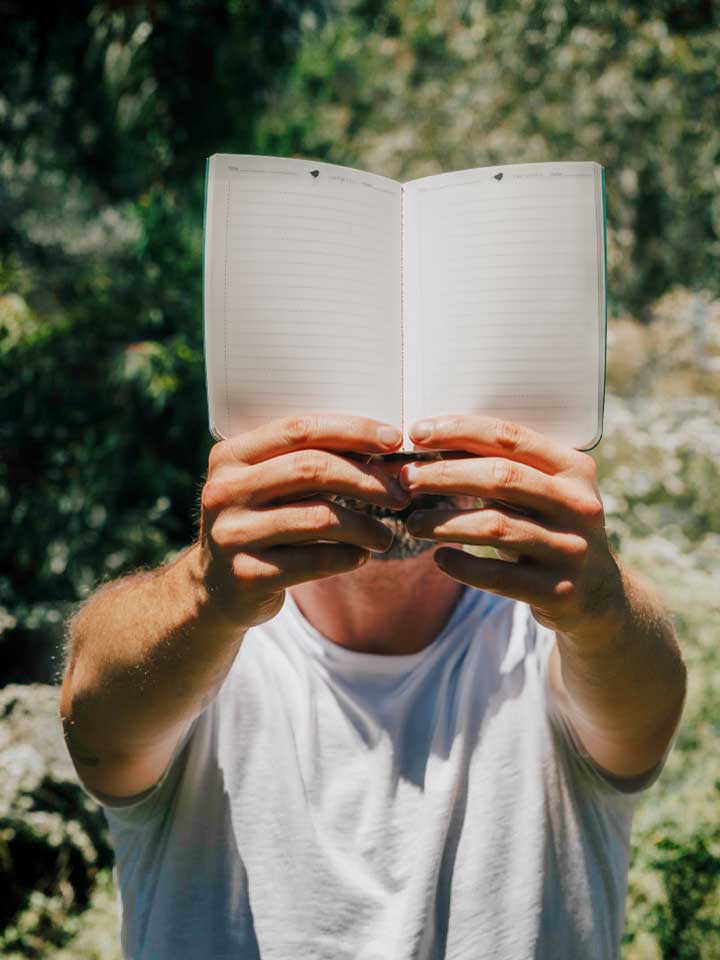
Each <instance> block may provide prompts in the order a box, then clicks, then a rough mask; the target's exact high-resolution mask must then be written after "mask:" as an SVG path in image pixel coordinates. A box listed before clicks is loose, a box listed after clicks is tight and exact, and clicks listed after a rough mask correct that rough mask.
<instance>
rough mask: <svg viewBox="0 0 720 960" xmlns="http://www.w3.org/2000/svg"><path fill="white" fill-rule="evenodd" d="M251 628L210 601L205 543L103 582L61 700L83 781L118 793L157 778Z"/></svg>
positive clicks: (77, 620) (83, 622)
mask: <svg viewBox="0 0 720 960" xmlns="http://www.w3.org/2000/svg"><path fill="white" fill-rule="evenodd" d="M243 636H244V631H243V630H242V629H241V628H238V627H236V626H235V625H234V624H233V623H232V622H231V621H229V620H227V619H226V618H225V617H223V616H222V614H220V613H219V612H218V610H217V609H216V608H215V607H214V606H213V605H212V604H211V603H210V602H209V595H208V593H207V590H206V589H205V587H204V583H203V576H202V569H201V558H200V548H199V546H197V545H196V546H194V547H192V548H190V549H189V550H187V551H186V552H185V553H184V554H183V555H182V556H181V557H179V558H178V560H176V561H175V563H173V564H171V565H169V566H165V567H161V568H160V569H158V570H156V571H153V572H151V573H143V574H137V575H135V576H132V577H127V578H123V579H122V580H119V581H117V582H115V583H112V584H109V585H107V586H104V587H102V588H101V589H100V590H98V591H97V593H96V594H95V595H94V597H92V598H91V600H89V601H88V602H87V603H86V604H85V605H84V606H83V607H82V608H81V610H80V612H79V613H78V614H77V615H76V616H75V617H74V619H73V620H72V621H71V624H70V638H71V650H70V658H69V663H68V666H67V669H66V672H65V677H64V679H63V685H62V691H61V701H60V710H61V714H62V718H63V726H64V730H65V738H66V741H67V745H68V749H69V751H70V755H71V756H72V759H73V762H74V763H75V766H76V768H77V770H78V773H79V775H80V776H81V777H82V779H83V781H84V782H85V783H86V784H87V785H88V786H89V787H90V788H91V789H95V790H98V791H99V792H100V793H103V794H107V795H111V796H118V797H125V796H132V795H135V794H138V793H141V792H142V791H143V790H146V789H147V788H148V787H149V786H151V785H152V784H153V783H155V782H156V781H157V780H158V779H159V778H160V776H161V775H162V773H163V772H164V770H165V768H166V766H167V764H168V762H169V760H170V757H171V756H172V753H173V750H174V748H175V745H176V744H177V741H178V739H179V738H180V736H181V734H182V731H183V729H184V727H185V724H186V723H188V722H190V721H191V720H192V718H193V717H194V716H196V715H197V714H198V713H199V712H200V711H201V710H202V709H203V707H204V706H205V705H206V704H207V703H208V702H209V700H210V699H211V698H212V696H213V694H214V693H215V691H216V690H217V689H218V688H219V686H220V685H221V683H222V681H223V679H224V677H225V675H226V673H227V671H228V670H229V668H230V665H231V664H232V661H233V659H234V657H235V655H236V653H237V650H238V649H239V646H240V643H241V642H242V638H243Z"/></svg>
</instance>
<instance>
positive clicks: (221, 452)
mask: <svg viewBox="0 0 720 960" xmlns="http://www.w3.org/2000/svg"><path fill="white" fill-rule="evenodd" d="M229 454H230V445H229V444H228V441H227V440H220V441H219V442H218V443H216V444H214V445H213V446H212V447H211V448H210V454H209V456H208V467H209V469H210V471H211V472H212V471H213V470H217V468H218V467H219V466H220V465H221V464H222V463H226V462H227V460H228V457H229Z"/></svg>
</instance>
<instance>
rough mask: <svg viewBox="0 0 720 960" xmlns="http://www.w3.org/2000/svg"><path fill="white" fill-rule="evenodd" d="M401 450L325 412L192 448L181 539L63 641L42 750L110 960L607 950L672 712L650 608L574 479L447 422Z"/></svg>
mask: <svg viewBox="0 0 720 960" xmlns="http://www.w3.org/2000/svg"><path fill="white" fill-rule="evenodd" d="M411 437H412V439H413V441H414V443H415V448H416V450H417V451H418V456H417V457H413V456H408V455H395V456H392V455H391V454H392V452H393V451H394V450H397V448H398V447H399V445H400V443H401V438H400V435H399V432H398V431H397V430H395V429H394V428H393V427H390V426H388V425H385V424H380V423H378V422H377V421H374V420H369V419H365V418H362V417H352V416H342V415H339V414H338V415H336V414H330V413H326V414H308V415H307V416H304V417H299V418H292V419H283V420H276V421H273V422H270V423H268V424H266V425H264V426H262V427H259V428H258V429H255V430H251V431H248V432H246V433H244V434H240V435H238V436H235V437H233V438H231V439H229V440H226V441H224V442H222V443H219V444H217V445H216V446H215V447H214V448H213V450H212V451H211V455H210V464H209V472H208V477H207V482H206V484H205V486H204V489H203V495H202V516H201V529H200V536H199V540H198V542H197V543H196V544H195V545H193V546H192V547H191V548H190V549H188V550H187V551H186V552H185V553H184V554H182V555H181V556H180V558H179V559H178V560H176V561H175V562H174V563H172V564H170V565H168V566H166V567H163V568H161V569H159V570H157V571H154V572H152V573H143V574H139V575H136V576H133V577H129V578H126V579H124V580H121V581H119V582H118V583H115V584H110V585H108V586H105V587H103V588H102V589H101V590H100V591H99V592H98V593H97V595H96V596H95V597H94V598H92V599H91V600H90V601H89V602H88V603H87V604H86V605H85V606H84V607H83V608H82V609H81V610H80V612H79V614H78V615H77V616H76V618H75V620H74V621H73V624H72V651H71V658H70V662H69V666H68V669H67V673H66V676H65V680H64V684H63V697H62V713H63V719H64V724H65V730H66V737H67V742H68V746H69V749H70V751H71V754H72V756H73V759H74V762H75V764H76V767H77V770H78V773H79V775H80V777H81V778H82V780H83V781H84V783H85V785H86V787H87V788H88V789H89V790H90V791H91V792H92V793H93V794H94V795H95V796H97V797H98V798H99V799H100V800H101V802H103V803H104V804H105V810H106V814H107V818H108V822H109V825H110V829H111V833H112V838H113V842H114V845H115V850H116V854H117V869H118V878H119V884H120V890H121V898H122V906H123V944H124V949H125V953H126V956H128V957H132V958H133V960H141V958H143V960H144V958H148V960H150V958H152V960H166V958H173V960H181V958H208V960H211V958H212V960H225V958H230V957H233V958H242V960H245V958H257V957H262V958H263V960H265V958H272V960H275V958H278V960H279V958H283V960H285V958H287V960H290V958H292V960H296V958H308V960H316V958H317V960H320V958H322V960H330V958H332V960H370V958H393V960H400V958H408V960H409V958H423V960H424V958H440V957H447V958H449V960H465V958H467V960H480V958H487V960H490V958H492V960H524V958H531V957H532V958H547V960H562V958H568V960H594V958H596V960H608V958H613V957H617V956H618V955H619V942H620V936H621V931H622V925H623V913H624V899H625V894H626V883H627V869H628V856H629V833H630V826H631V819H632V813H633V808H634V805H635V803H636V801H637V797H638V794H639V792H640V791H641V790H643V789H645V788H647V787H648V786H649V785H650V784H651V783H652V782H653V781H654V779H655V778H656V777H657V775H658V774H659V772H660V769H661V768H662V765H663V763H664V760H665V758H666V756H667V753H668V750H669V745H670V743H671V741H672V738H673V734H674V732H675V729H676V727H677V724H678V721H679V718H680V715H681V711H682V705H683V702H684V697H685V668H684V665H683V662H682V658H681V655H680V652H679V650H678V646H677V642H676V639H675V636H674V633H673V629H672V626H671V624H670V621H669V619H668V616H667V614H666V613H665V612H663V610H662V607H661V605H660V603H659V602H658V600H657V599H656V598H655V596H654V595H653V593H652V591H651V589H650V587H649V586H648V585H646V584H645V583H642V582H641V581H640V579H639V578H638V577H637V576H636V575H634V574H632V573H630V572H629V571H628V570H626V569H624V568H623V567H622V565H621V564H620V563H619V561H618V560H617V558H616V557H615V556H614V555H613V554H612V552H611V550H610V549H609V547H608V543H607V539H606V535H605V530H604V524H603V511H602V504H601V500H600V496H599V493H598V489H597V486H596V482H595V479H594V472H593V462H592V460H591V458H590V457H589V456H588V455H586V454H583V453H579V452H577V451H574V450H571V449H567V448H565V447H563V446H561V445H559V444H557V443H555V442H553V441H551V440H550V439H548V438H547V437H544V436H542V435H540V434H537V433H534V432H532V431H530V430H527V429H523V428H520V427H518V426H516V425H514V424H511V423H505V422H500V421H494V420H491V419H488V418H482V417H474V416H465V417H463V416H447V417H439V418H436V419H434V420H431V421H427V422H424V423H422V424H416V425H414V427H413V428H412V430H411ZM348 451H350V452H348ZM440 451H442V452H443V453H442V455H439V452H440ZM423 454H424V456H423ZM477 498H480V500H481V503H482V507H480V508H478V507H477ZM363 505H364V506H363ZM419 507H423V508H424V509H422V510H421V511H418V509H417V508H419ZM439 508H442V509H439ZM403 518H407V520H406V521H405V520H404V519H403ZM393 533H394V535H395V536H394V544H393V543H392V542H393V536H392V534H393ZM391 544H392V545H391ZM448 544H454V545H455V546H454V547H453V546H448ZM464 544H476V545H477V544H483V545H488V546H492V547H495V548H497V549H498V551H499V553H500V555H501V557H502V558H503V559H499V560H496V559H489V558H480V557H476V556H473V555H471V554H470V553H469V552H467V551H463V550H461V549H460V550H459V549H457V547H458V546H460V547H462V545H464ZM383 557H385V558H388V557H389V558H390V559H385V560H383V561H382V562H380V560H381V558H383ZM368 559H370V562H366V561H368ZM340 574H342V575H340ZM288 588H290V589H289V590H288Z"/></svg>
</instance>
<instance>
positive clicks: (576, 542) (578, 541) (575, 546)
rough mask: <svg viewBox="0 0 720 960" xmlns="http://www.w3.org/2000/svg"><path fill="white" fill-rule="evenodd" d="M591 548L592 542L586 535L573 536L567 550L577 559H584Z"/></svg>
mask: <svg viewBox="0 0 720 960" xmlns="http://www.w3.org/2000/svg"><path fill="white" fill-rule="evenodd" d="M589 549H590V544H589V543H588V542H587V540H586V539H585V538H584V537H571V538H570V540H569V542H568V545H567V552H568V553H569V554H570V556H571V557H573V558H574V559H575V560H582V559H583V558H584V557H585V556H586V555H587V552H588V550H589Z"/></svg>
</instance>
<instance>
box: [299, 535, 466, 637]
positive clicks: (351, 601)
mask: <svg viewBox="0 0 720 960" xmlns="http://www.w3.org/2000/svg"><path fill="white" fill-rule="evenodd" d="M434 552H435V550H434V549H433V550H427V551H426V552H425V553H422V554H420V556H418V557H412V558H410V559H407V560H374V559H371V560H370V561H368V563H366V564H364V566H362V567H360V568H359V569H358V570H356V571H353V572H352V573H345V574H341V575H340V576H337V577H328V578H326V579H322V580H311V581H308V582H306V583H301V584H298V585H297V586H294V587H291V588H290V593H291V594H292V598H293V600H294V601H295V602H296V604H297V605H298V607H299V608H300V612H301V613H302V614H303V616H304V617H305V618H306V620H308V621H309V622H310V623H311V624H312V626H313V627H315V629H316V630H319V631H320V633H322V634H323V636H325V637H327V638H328V639H329V640H332V641H333V642H334V643H337V644H338V645H339V646H341V647H346V648H347V649H348V650H356V651H358V652H361V653H380V654H406V653H417V652H418V651H420V650H423V649H424V648H425V647H427V646H428V644H430V643H432V641H433V640H434V639H435V637H437V636H438V634H439V633H440V631H441V630H442V628H443V627H444V625H445V624H446V623H447V621H448V620H449V619H450V616H451V614H452V612H453V609H454V608H455V605H456V604H457V602H458V600H459V599H460V594H461V593H462V589H463V585H462V584H461V583H459V582H458V581H457V580H451V579H450V577H448V576H446V575H445V574H444V573H442V572H441V571H440V570H438V568H437V567H436V566H435V564H434V563H433V559H432V557H433V553H434Z"/></svg>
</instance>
